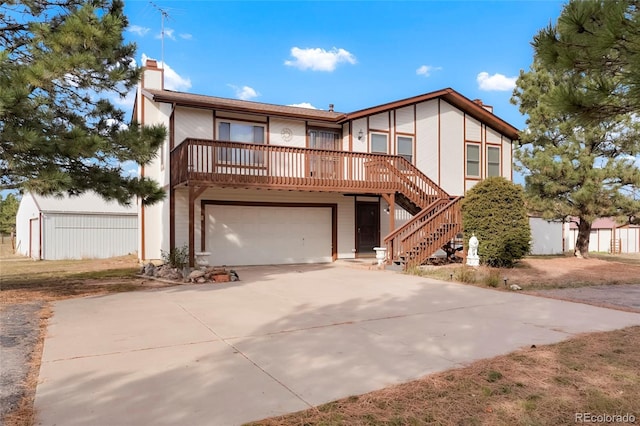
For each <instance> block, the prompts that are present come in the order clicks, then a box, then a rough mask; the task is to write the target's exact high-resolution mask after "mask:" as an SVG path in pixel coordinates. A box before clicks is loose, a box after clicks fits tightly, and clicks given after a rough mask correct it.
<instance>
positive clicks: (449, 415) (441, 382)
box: [0, 245, 640, 426]
mask: <svg viewBox="0 0 640 426" xmlns="http://www.w3.org/2000/svg"><path fill="white" fill-rule="evenodd" d="M0 249H1V250H0V251H1V252H2V255H0V271H1V275H0V290H1V291H0V310H1V309H2V308H3V307H5V306H8V305H14V304H20V303H25V302H32V301H44V302H45V303H44V307H43V309H42V311H41V312H40V318H41V328H40V330H41V333H40V340H39V342H38V343H37V344H36V346H35V347H34V349H33V354H32V359H31V364H30V368H31V370H30V373H29V375H28V378H27V380H26V383H25V387H26V392H25V396H24V398H23V401H22V403H21V405H20V407H19V409H18V410H16V411H14V412H13V413H10V414H9V416H7V417H6V418H5V419H4V424H5V425H6V426H17V425H20V426H31V425H33V424H34V418H35V415H34V414H35V413H34V411H33V401H34V397H35V387H36V384H37V381H38V371H39V368H40V359H41V355H42V347H43V341H44V337H45V334H46V323H47V318H48V317H49V316H50V315H51V307H50V304H49V302H51V301H54V300H59V299H65V298H71V297H81V296H87V295H96V294H104V293H109V292H122V291H132V290H137V289H145V288H149V286H156V285H158V283H157V282H149V281H146V280H144V279H141V278H140V277H137V276H136V273H137V271H138V269H139V268H138V265H137V262H136V260H135V259H134V258H133V257H121V258H116V259H108V260H79V261H42V262H36V261H32V260H30V259H25V258H22V257H17V256H13V255H12V254H11V253H10V250H9V249H7V247H6V245H5V246H3V247H0ZM619 260H620V258H617V257H609V256H594V258H592V259H588V260H586V261H580V260H577V259H572V258H570V257H567V256H557V257H548V258H546V257H545V258H530V259H527V260H526V261H525V262H522V264H520V265H519V266H518V267H517V268H514V269H510V270H498V271H491V270H488V269H483V268H479V269H477V270H471V269H470V268H465V267H463V266H461V265H454V266H443V267H436V268H422V269H421V270H420V271H419V273H421V274H425V275H430V276H433V277H437V278H440V279H444V280H451V278H452V274H453V278H454V280H458V281H462V282H470V281H474V283H475V285H479V286H486V285H493V284H494V283H495V285H496V287H497V288H501V287H504V284H503V279H504V278H505V277H507V278H508V282H509V284H511V283H517V284H519V285H521V286H523V287H525V288H527V289H536V288H559V287H573V286H584V285H594V284H623V283H628V282H633V280H635V282H636V283H637V282H638V277H640V256H639V257H637V258H636V257H634V256H631V257H629V258H625V259H624V261H622V262H621V261H619ZM576 262H577V263H576ZM527 286H528V287H527ZM638 348H640V327H632V328H629V329H625V330H618V331H613V332H608V333H599V334H589V335H584V336H581V337H578V338H575V339H572V340H569V341H566V342H562V343H559V344H555V345H550V346H540V347H537V348H526V349H523V350H520V351H518V352H514V353H511V354H508V355H505V356H500V357H497V358H493V359H489V360H483V361H479V362H476V363H473V364H471V365H469V366H467V367H465V368H461V369H456V370H450V371H446V372H443V373H439V374H435V375H431V376H427V377H425V378H422V379H420V380H416V381H413V382H410V383H405V384H402V385H399V386H393V387H390V388H386V389H382V390H379V391H376V392H372V393H369V394H365V395H360V396H352V397H349V398H346V399H343V400H340V401H336V402H332V403H329V404H325V405H322V406H320V407H317V408H315V409H310V410H307V411H303V412H300V413H294V414H290V415H287V416H283V417H278V418H274V419H268V420H264V421H261V422H257V423H255V424H264V425H315V424H317V425H382V424H387V425H413V424H415V425H421V424H436V425H438V424H439V425H449V424H464V425H476V424H478V425H480V424H492V425H493V424H500V425H502V424H504V425H512V424H522V425H549V424H573V423H574V419H575V418H574V416H575V414H574V413H576V412H590V413H592V414H625V413H631V414H633V415H635V417H636V422H640V404H638V401H640V351H639V350H638ZM246 403H247V404H250V403H251V402H250V401H247V402H246ZM114 409H117V407H114Z"/></svg>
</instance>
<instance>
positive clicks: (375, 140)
mask: <svg viewBox="0 0 640 426" xmlns="http://www.w3.org/2000/svg"><path fill="white" fill-rule="evenodd" d="M388 147H389V144H388V143H387V135H385V134H384V133H371V152H373V153H376V154H387V153H388Z"/></svg>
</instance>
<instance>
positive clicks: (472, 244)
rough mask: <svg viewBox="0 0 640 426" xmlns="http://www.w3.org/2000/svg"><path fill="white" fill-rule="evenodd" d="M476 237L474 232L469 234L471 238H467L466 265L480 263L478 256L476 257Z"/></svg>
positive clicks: (477, 264) (477, 243)
mask: <svg viewBox="0 0 640 426" xmlns="http://www.w3.org/2000/svg"><path fill="white" fill-rule="evenodd" d="M478 245H479V242H478V238H477V237H476V234H471V238H469V253H468V254H467V265H469V266H479V265H480V257H478Z"/></svg>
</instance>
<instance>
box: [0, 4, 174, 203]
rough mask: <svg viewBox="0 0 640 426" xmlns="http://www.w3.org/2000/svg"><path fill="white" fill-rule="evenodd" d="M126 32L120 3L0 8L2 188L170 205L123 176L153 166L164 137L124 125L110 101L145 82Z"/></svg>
mask: <svg viewBox="0 0 640 426" xmlns="http://www.w3.org/2000/svg"><path fill="white" fill-rule="evenodd" d="M127 25H128V23H127V19H126V17H125V16H124V15H123V3H122V1H121V0H21V1H16V0H9V1H8V2H3V3H0V43H1V47H2V49H1V50H0V171H1V175H2V177H1V178H0V189H22V190H28V191H32V192H35V193H38V194H42V195H51V194H62V193H64V192H66V193H69V194H70V195H74V194H80V193H83V192H85V191H87V190H94V191H95V192H97V193H98V194H100V195H102V196H103V197H104V198H106V199H115V200H117V201H119V202H120V203H124V204H126V203H128V202H129V201H130V198H131V196H133V195H136V196H139V197H141V198H142V201H143V202H145V203H147V204H152V203H154V202H156V201H158V200H160V199H162V198H163V197H164V192H163V191H162V189H161V188H160V187H159V186H158V184H157V183H156V182H154V181H151V180H149V179H148V178H144V177H137V176H127V174H126V173H125V172H124V170H123V163H125V162H127V161H134V162H137V163H138V164H143V165H144V164H148V163H149V162H150V161H152V160H153V158H154V156H155V155H156V152H157V150H158V148H159V146H160V144H161V143H162V141H163V140H164V138H165V134H166V131H165V129H164V127H161V126H160V127H141V126H139V125H138V124H137V123H131V124H129V125H127V124H126V121H125V117H124V112H123V111H122V110H120V109H118V108H117V107H116V106H114V103H113V102H112V99H117V97H121V98H123V97H124V96H125V95H126V94H127V93H128V92H129V91H130V90H131V89H132V88H133V87H135V85H136V83H137V81H138V79H139V77H140V69H139V68H137V67H135V66H133V65H132V64H134V63H135V62H134V53H135V45H133V44H127V43H124V40H123V36H122V32H123V30H124V29H125V28H126V27H127Z"/></svg>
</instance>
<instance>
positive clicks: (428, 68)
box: [416, 65, 442, 77]
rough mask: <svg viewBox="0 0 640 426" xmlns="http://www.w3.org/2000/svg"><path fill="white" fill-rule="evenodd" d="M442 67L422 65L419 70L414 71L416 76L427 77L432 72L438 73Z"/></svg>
mask: <svg viewBox="0 0 640 426" xmlns="http://www.w3.org/2000/svg"><path fill="white" fill-rule="evenodd" d="M441 69H442V67H434V66H431V65H422V66H421V67H420V68H418V69H417V70H416V74H417V75H424V76H425V77H429V76H430V75H431V72H432V71H440V70H441Z"/></svg>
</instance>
